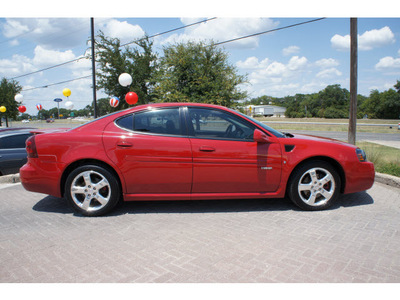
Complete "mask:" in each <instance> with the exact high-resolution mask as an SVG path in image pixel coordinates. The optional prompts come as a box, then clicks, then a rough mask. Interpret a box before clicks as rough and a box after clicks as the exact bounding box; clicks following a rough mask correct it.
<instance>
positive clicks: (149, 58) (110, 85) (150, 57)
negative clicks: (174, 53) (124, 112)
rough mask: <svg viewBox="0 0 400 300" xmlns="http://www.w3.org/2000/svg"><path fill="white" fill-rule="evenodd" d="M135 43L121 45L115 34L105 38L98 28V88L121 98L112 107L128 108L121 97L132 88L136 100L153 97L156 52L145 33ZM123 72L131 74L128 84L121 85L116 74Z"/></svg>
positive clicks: (139, 101) (145, 99)
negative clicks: (136, 96) (116, 104)
mask: <svg viewBox="0 0 400 300" xmlns="http://www.w3.org/2000/svg"><path fill="white" fill-rule="evenodd" d="M135 45H136V47H134V48H132V47H128V46H125V47H121V42H120V40H119V39H118V38H108V37H106V36H105V35H104V33H103V32H101V31H100V33H99V35H98V36H97V42H96V61H97V63H98V66H97V72H96V76H97V89H104V92H105V93H106V94H107V95H109V96H110V97H111V96H117V97H119V99H120V100H121V102H120V104H119V106H118V107H117V108H112V107H110V108H111V111H116V110H121V109H124V108H128V107H129V104H128V103H126V102H125V101H123V100H124V99H125V98H124V97H125V95H126V94H127V93H128V92H129V91H133V92H135V93H136V94H137V95H138V97H139V100H138V103H142V104H143V103H148V102H151V101H153V98H154V95H153V86H154V84H155V82H154V79H153V77H154V73H155V72H156V67H157V56H156V55H155V54H154V53H153V52H152V46H153V42H150V41H149V39H148V37H145V38H143V39H140V40H139V41H137V42H135ZM122 73H128V74H130V75H131V76H132V79H133V81H132V84H131V86H130V87H122V86H121V85H120V84H119V83H118V77H119V75H121V74H122Z"/></svg>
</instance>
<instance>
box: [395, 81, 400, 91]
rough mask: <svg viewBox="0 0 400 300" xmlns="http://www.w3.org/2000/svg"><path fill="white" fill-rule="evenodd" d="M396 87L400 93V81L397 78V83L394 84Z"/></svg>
mask: <svg viewBox="0 0 400 300" xmlns="http://www.w3.org/2000/svg"><path fill="white" fill-rule="evenodd" d="M394 88H395V89H396V91H397V93H399V94H400V81H398V80H397V83H396V84H395V85H394Z"/></svg>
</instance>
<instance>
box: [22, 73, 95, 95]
mask: <svg viewBox="0 0 400 300" xmlns="http://www.w3.org/2000/svg"><path fill="white" fill-rule="evenodd" d="M91 76H92V75H88V76H82V77H79V78H74V79H70V80H65V81H61V82H57V83H51V84H46V85H43V86H38V87H34V88H30V89H26V90H22V91H21V92H26V91H32V90H36V89H43V88H48V87H49V86H53V85H58V84H63V83H67V82H71V81H75V80H81V79H85V78H89V77H91Z"/></svg>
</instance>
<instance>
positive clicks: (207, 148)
mask: <svg viewBox="0 0 400 300" xmlns="http://www.w3.org/2000/svg"><path fill="white" fill-rule="evenodd" d="M199 150H200V151H203V152H214V151H215V148H213V147H209V146H201V147H200V149H199Z"/></svg>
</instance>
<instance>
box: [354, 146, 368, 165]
mask: <svg viewBox="0 0 400 300" xmlns="http://www.w3.org/2000/svg"><path fill="white" fill-rule="evenodd" d="M356 154H357V157H358V160H359V161H361V162H364V161H367V155H366V154H365V152H364V150H361V149H360V148H357V149H356Z"/></svg>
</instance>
